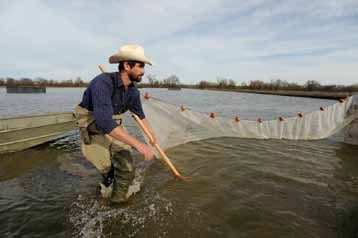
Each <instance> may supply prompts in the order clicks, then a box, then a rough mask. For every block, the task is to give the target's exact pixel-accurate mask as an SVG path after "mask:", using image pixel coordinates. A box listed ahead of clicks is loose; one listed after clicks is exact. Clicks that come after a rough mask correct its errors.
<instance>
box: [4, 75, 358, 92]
mask: <svg viewBox="0 0 358 238" xmlns="http://www.w3.org/2000/svg"><path fill="white" fill-rule="evenodd" d="M147 79H148V82H147V83H140V84H139V85H138V86H139V87H143V88H175V87H180V88H194V89H218V90H266V91H275V90H288V91H329V92H352V91H358V84H353V85H348V86H344V85H335V84H331V85H322V84H320V83H319V82H318V81H315V80H307V81H306V82H305V83H304V84H298V83H291V82H287V81H286V80H281V79H272V80H271V81H270V82H265V81H262V80H252V81H249V82H248V83H246V82H242V83H240V84H237V83H236V81H234V80H233V79H229V78H224V77H217V79H216V82H211V81H205V80H202V81H200V82H199V83H197V84H182V83H181V82H180V80H179V77H178V76H177V75H175V74H173V75H170V76H169V77H166V78H163V79H159V78H157V77H156V76H154V75H148V76H147ZM34 85H38V86H45V87H86V86H88V82H85V81H83V80H82V79H81V78H80V77H77V78H76V79H69V80H63V81H55V80H52V79H50V80H48V79H45V78H35V79H31V78H20V79H14V78H0V86H34Z"/></svg>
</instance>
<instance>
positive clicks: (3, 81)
mask: <svg viewBox="0 0 358 238" xmlns="http://www.w3.org/2000/svg"><path fill="white" fill-rule="evenodd" d="M87 85H88V83H86V82H84V81H83V80H82V79H81V78H80V77H77V78H76V79H74V80H73V79H68V80H63V81H56V80H52V79H49V80H48V79H45V78H35V79H31V78H20V79H14V78H0V86H44V87H86V86H87Z"/></svg>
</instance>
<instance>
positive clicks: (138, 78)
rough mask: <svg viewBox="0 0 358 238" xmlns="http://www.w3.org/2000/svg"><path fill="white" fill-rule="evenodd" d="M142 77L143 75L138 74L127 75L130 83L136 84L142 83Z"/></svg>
mask: <svg viewBox="0 0 358 238" xmlns="http://www.w3.org/2000/svg"><path fill="white" fill-rule="evenodd" d="M142 77H143V74H140V75H133V74H130V75H129V79H130V81H132V82H136V83H140V82H141V81H142Z"/></svg>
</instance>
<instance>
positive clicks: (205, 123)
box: [142, 96, 358, 149]
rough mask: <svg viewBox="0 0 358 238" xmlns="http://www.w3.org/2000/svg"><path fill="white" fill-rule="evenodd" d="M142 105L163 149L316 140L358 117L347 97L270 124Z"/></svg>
mask: <svg viewBox="0 0 358 238" xmlns="http://www.w3.org/2000/svg"><path fill="white" fill-rule="evenodd" d="M142 104H143V109H144V111H145V114H146V118H147V120H148V121H149V123H150V125H151V126H152V128H153V130H154V131H155V133H156V135H157V139H158V142H159V144H160V145H161V146H162V148H163V149H168V148H170V147H174V146H177V145H180V144H184V143H188V142H191V141H198V140H203V139H208V138H214V137H239V138H257V139H271V138H272V139H289V140H317V139H323V138H327V137H330V136H332V135H334V134H336V133H337V132H339V131H341V130H342V129H343V128H345V127H346V126H347V125H349V124H350V123H351V122H352V121H354V120H355V119H356V118H358V115H357V114H358V113H357V112H358V111H357V110H353V109H355V108H356V105H358V103H357V97H355V98H354V99H353V97H349V98H346V99H345V100H342V101H340V102H337V103H335V104H333V105H330V106H327V107H324V108H321V109H320V110H318V111H313V112H310V113H306V114H298V115H297V116H295V117H289V118H282V117H280V118H278V119H276V120H268V121H262V120H260V119H258V120H257V121H252V120H241V119H240V118H238V117H236V118H225V117H219V116H217V115H215V114H213V113H212V114H208V113H201V112H195V111H192V110H190V109H187V108H184V107H179V106H175V105H172V104H169V103H166V102H164V101H162V100H159V99H156V98H153V97H150V98H148V96H145V97H144V99H143V100H142ZM354 106H355V107H354Z"/></svg>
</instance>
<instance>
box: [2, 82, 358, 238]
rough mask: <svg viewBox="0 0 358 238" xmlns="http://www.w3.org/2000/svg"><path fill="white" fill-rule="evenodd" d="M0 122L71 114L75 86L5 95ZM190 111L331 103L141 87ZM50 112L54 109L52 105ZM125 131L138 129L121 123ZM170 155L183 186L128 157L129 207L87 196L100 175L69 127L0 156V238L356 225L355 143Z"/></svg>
mask: <svg viewBox="0 0 358 238" xmlns="http://www.w3.org/2000/svg"><path fill="white" fill-rule="evenodd" d="M2 90H3V89H0V116H9V115H20V114H33V113H42V112H50V111H68V110H71V109H72V107H73V105H74V104H75V103H76V101H78V100H79V99H80V97H81V92H82V91H83V90H82V89H49V90H48V93H47V94H46V95H20V96H16V97H15V96H13V95H6V94H5V93H4V91H2ZM146 91H151V92H152V93H153V94H155V95H157V96H159V97H160V98H162V99H164V100H166V101H169V102H171V103H176V104H187V105H190V106H192V108H193V109H194V110H198V111H208V112H209V111H216V112H221V113H222V114H224V115H227V116H232V115H235V114H237V113H238V114H240V115H241V117H242V118H251V119H252V118H256V117H257V116H261V117H264V118H273V117H275V116H277V115H285V116H287V115H293V114H295V113H296V112H297V111H303V112H306V111H312V110H316V109H317V108H319V106H321V105H329V104H332V103H334V102H333V101H328V100H314V99H304V98H290V97H276V96H268V95H250V94H238V93H229V92H209V91H194V90H184V91H182V92H176V91H166V90H146ZM54 105H57V106H56V107H55V106H54ZM129 129H130V130H131V131H132V132H133V133H137V131H136V130H135V128H133V127H131V126H130V127H129ZM167 152H168V156H169V157H170V158H171V159H172V160H173V161H174V162H175V164H176V165H177V166H178V167H179V168H180V170H182V171H183V172H184V173H185V174H186V175H190V176H191V177H192V180H191V181H190V182H188V183H183V182H178V181H176V180H174V179H173V178H172V176H171V175H170V173H168V170H167V169H166V168H165V167H164V166H163V165H162V164H161V163H160V162H159V161H154V162H143V161H142V159H141V158H140V156H138V155H135V158H136V164H137V175H136V182H137V184H140V185H141V190H140V192H139V193H137V194H136V195H135V196H134V197H133V198H132V199H131V200H130V202H129V203H128V204H126V205H117V206H114V205H110V204H108V203H106V202H105V201H103V200H101V199H100V198H99V197H98V194H97V193H96V184H97V183H98V181H99V179H100V177H99V175H98V173H97V172H96V171H95V169H94V168H93V167H92V166H91V165H90V164H89V163H87V162H86V160H85V159H83V158H82V156H81V154H80V149H79V144H78V134H77V132H75V131H74V132H69V133H68V135H67V136H66V137H65V138H62V139H60V140H57V141H55V142H51V143H48V144H45V145H42V146H39V147H36V148H32V149H29V150H26V151H22V152H18V153H13V154H6V155H0V157H1V159H0V211H1V213H0V214H1V216H0V224H1V226H0V234H1V236H2V237H21V236H24V237H337V236H338V237H339V236H341V237H350V235H353V234H357V233H356V232H357V225H356V224H358V219H357V217H358V201H357V196H358V156H357V155H358V147H357V146H351V145H346V144H343V143H340V142H336V141H334V140H330V139H327V140H320V141H286V140H253V139H238V138H235V139H233V138H216V139H209V140H204V141H199V142H194V143H188V144H185V145H181V146H177V147H175V148H172V149H170V150H168V151H167Z"/></svg>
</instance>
